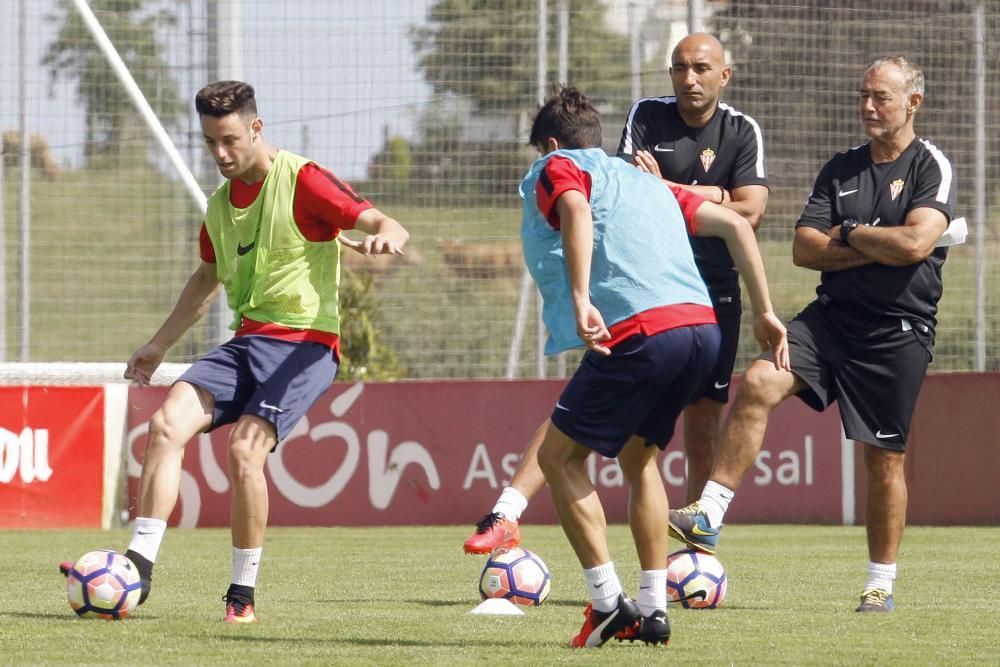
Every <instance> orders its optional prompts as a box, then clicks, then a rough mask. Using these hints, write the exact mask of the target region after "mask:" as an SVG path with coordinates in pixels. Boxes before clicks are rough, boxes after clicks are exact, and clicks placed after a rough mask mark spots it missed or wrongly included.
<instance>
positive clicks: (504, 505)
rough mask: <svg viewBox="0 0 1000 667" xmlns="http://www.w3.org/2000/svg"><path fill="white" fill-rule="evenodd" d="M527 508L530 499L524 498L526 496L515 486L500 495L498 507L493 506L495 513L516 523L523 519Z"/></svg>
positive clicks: (509, 487)
mask: <svg viewBox="0 0 1000 667" xmlns="http://www.w3.org/2000/svg"><path fill="white" fill-rule="evenodd" d="M527 507H528V499H527V498H525V497H524V494H523V493H521V492H520V491H518V490H517V489H515V488H514V487H513V486H508V487H507V488H505V489H504V490H503V491H502V492H501V493H500V498H498V499H497V502H496V505H494V506H493V511H494V512H496V513H498V514H503V515H504V517H505V518H506V519H508V520H510V521H515V522H516V521H519V520H520V519H521V514H523V513H524V510H525V509H527Z"/></svg>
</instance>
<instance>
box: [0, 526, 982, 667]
mask: <svg viewBox="0 0 1000 667" xmlns="http://www.w3.org/2000/svg"><path fill="white" fill-rule="evenodd" d="M476 511H477V512H479V511H482V508H476ZM474 518H475V517H474V516H473V510H472V509H470V508H464V509H463V511H462V512H461V513H459V514H456V521H458V520H462V519H467V520H468V521H469V523H468V525H462V526H452V527H409V526H397V527H380V528H272V529H269V530H268V534H267V538H266V544H265V547H264V562H263V563H262V565H261V574H260V579H259V581H258V587H257V594H256V602H257V615H258V618H259V619H260V622H259V623H257V624H255V625H252V626H240V627H230V626H227V625H226V624H225V623H223V622H222V616H223V611H224V609H223V603H222V601H221V599H220V598H221V596H222V594H223V593H224V592H225V590H226V586H227V585H228V584H229V575H230V566H231V563H230V553H229V544H230V536H229V531H228V530H223V529H195V530H184V529H171V530H170V531H169V534H168V537H167V540H166V541H165V542H164V548H163V549H162V550H161V551H160V555H159V557H158V558H157V564H156V570H155V573H154V575H155V576H154V577H153V592H152V595H151V596H150V598H149V600H148V601H147V602H146V604H144V605H143V606H142V607H140V608H139V610H138V611H137V612H136V614H135V616H134V617H133V618H130V619H127V620H125V621H121V622H118V623H112V622H107V621H91V620H83V619H76V618H75V616H74V614H73V612H72V611H71V610H70V607H69V604H68V603H67V602H66V591H65V584H64V583H63V578H62V577H61V576H60V575H59V573H58V572H57V571H56V563H58V562H59V561H61V560H64V559H66V558H74V557H77V556H80V555H82V554H83V553H84V552H86V551H89V550H91V549H95V548H100V547H117V548H119V549H123V548H124V545H125V544H126V543H127V542H128V537H129V536H128V533H127V532H126V531H114V532H102V531H53V530H46V531H4V532H0V608H2V609H3V611H2V612H0V645H2V646H3V662H4V663H5V664H11V665H26V664H30V665H81V664H95V665H96V664H100V665H112V664H124V665H134V664H155V665H232V664H254V665H262V664H273V665H407V666H410V665H434V666H437V665H449V664H451V665H473V664H477V665H488V664H510V665H553V664H563V663H572V664H574V665H595V666H596V665H601V666H606V665H608V664H631V665H662V664H677V665H683V664H689V665H728V664H735V665H869V664H871V665H874V664H878V665H900V666H906V667H910V666H911V665H986V664H995V663H996V660H997V653H996V648H997V646H998V645H1000V593H998V589H997V586H996V584H995V582H996V581H997V578H998V576H1000V561H998V559H997V557H996V544H997V543H998V541H1000V528H996V527H986V526H977V527H972V528H970V527H954V528H933V527H909V528H908V529H907V531H906V537H905V539H904V541H903V550H902V552H901V553H900V559H899V563H900V577H899V579H898V580H897V581H896V602H897V605H898V606H897V610H896V611H895V612H893V613H892V614H886V615H862V614H857V613H855V612H854V607H855V606H856V605H857V600H858V596H859V595H860V593H861V586H862V584H863V583H864V576H865V569H864V568H865V560H866V554H865V546H864V545H865V537H864V528H863V527H861V526H855V527H841V526H736V525H733V526H728V527H727V528H726V529H725V532H724V535H723V545H722V551H721V558H722V562H723V563H724V564H725V565H726V567H727V569H728V574H729V577H730V587H729V592H728V595H727V600H726V603H725V605H724V606H723V607H722V608H720V609H717V610H713V611H684V610H680V609H671V610H670V621H671V624H672V625H673V637H672V639H671V642H670V646H669V647H666V648H660V649H653V648H650V647H646V646H643V645H641V644H637V645H632V644H628V643H623V644H619V643H617V642H614V641H612V642H610V643H609V644H607V645H605V646H604V647H603V648H601V649H593V650H579V651H573V650H571V649H569V648H568V647H567V644H568V643H569V639H570V637H571V636H572V635H573V634H575V633H576V632H577V631H579V629H580V625H581V623H582V621H583V615H582V612H583V608H584V606H585V605H586V603H587V600H586V589H585V587H584V582H583V576H582V575H581V574H580V566H579V564H578V563H577V561H576V558H575V557H574V555H573V552H572V550H571V549H570V547H569V545H568V543H567V541H566V538H565V537H564V536H563V534H562V531H561V530H560V529H559V528H558V527H556V526H537V525H530V524H529V525H525V526H523V527H522V537H523V538H524V542H525V544H526V545H527V546H528V547H529V548H530V549H532V550H533V551H536V552H537V553H539V554H540V555H541V556H542V558H544V559H545V562H546V564H547V565H548V566H549V570H550V571H551V573H552V579H553V587H552V594H551V596H550V597H549V600H548V601H547V602H546V603H545V604H543V605H542V606H540V607H537V608H532V609H527V610H525V615H524V616H519V617H496V616H473V615H470V614H469V613H468V612H469V610H470V609H472V607H473V606H475V605H476V604H477V603H478V602H479V599H478V597H479V596H478V592H477V590H476V582H477V579H478V575H479V569H480V568H481V567H482V564H483V558H481V557H479V558H477V557H470V556H463V555H462V554H461V551H460V545H461V542H462V540H464V539H465V538H466V537H468V535H469V533H470V531H471V521H473V520H474ZM608 541H609V546H610V549H611V553H612V555H613V556H614V560H615V564H616V568H617V570H618V573H619V575H620V577H621V579H622V583H623V585H624V586H625V588H626V590H627V591H629V592H630V593H632V595H635V594H636V590H637V589H636V587H637V585H638V569H639V567H638V562H637V561H636V558H635V552H634V547H633V546H632V541H631V537H630V535H629V532H628V529H627V527H626V526H624V525H621V524H612V525H611V526H609V528H608ZM675 545H676V543H672V544H671V547H672V548H673V547H674V546H675ZM956 555H958V557H956Z"/></svg>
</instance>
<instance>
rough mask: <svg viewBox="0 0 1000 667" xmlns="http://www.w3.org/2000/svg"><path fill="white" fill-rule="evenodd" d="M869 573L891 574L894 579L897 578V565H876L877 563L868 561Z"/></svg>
mask: <svg viewBox="0 0 1000 667" xmlns="http://www.w3.org/2000/svg"><path fill="white" fill-rule="evenodd" d="M868 571H869V572H878V573H880V574H891V575H892V576H893V577H895V576H896V564H895V563H876V562H875V561H871V560H870V561H868Z"/></svg>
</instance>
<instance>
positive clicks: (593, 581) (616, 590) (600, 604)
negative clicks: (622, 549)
mask: <svg viewBox="0 0 1000 667" xmlns="http://www.w3.org/2000/svg"><path fill="white" fill-rule="evenodd" d="M583 576H584V578H586V580H587V590H588V591H589V592H590V601H591V602H592V603H593V604H594V609H596V610H597V611H611V610H613V609H614V608H615V607H617V606H618V596H619V595H621V592H622V582H620V581H619V580H618V574H617V573H616V572H615V564H614V562H612V561H608V562H607V563H605V564H604V565H598V566H597V567H592V568H590V569H589V570H584V571H583ZM666 585H667V584H666V582H664V583H663V586H664V589H663V590H664V591H666Z"/></svg>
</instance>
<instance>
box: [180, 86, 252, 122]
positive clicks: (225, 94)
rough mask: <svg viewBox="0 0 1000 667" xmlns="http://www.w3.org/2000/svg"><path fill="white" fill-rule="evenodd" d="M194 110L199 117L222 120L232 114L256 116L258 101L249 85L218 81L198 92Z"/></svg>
mask: <svg viewBox="0 0 1000 667" xmlns="http://www.w3.org/2000/svg"><path fill="white" fill-rule="evenodd" d="M194 108H195V109H197V110H198V115H199V116H213V117H215V118H222V117H223V116H228V115H229V114H231V113H238V114H240V115H241V116H256V115H257V100H256V98H255V97H254V91H253V86H251V85H250V84H249V83H244V82H242V81H216V82H215V83H210V84H208V85H207V86H205V87H204V88H202V89H201V90H199V91H198V94H197V95H195V97H194Z"/></svg>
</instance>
